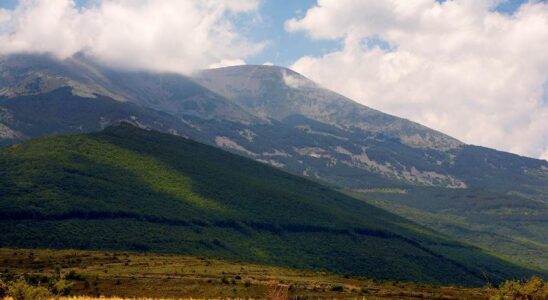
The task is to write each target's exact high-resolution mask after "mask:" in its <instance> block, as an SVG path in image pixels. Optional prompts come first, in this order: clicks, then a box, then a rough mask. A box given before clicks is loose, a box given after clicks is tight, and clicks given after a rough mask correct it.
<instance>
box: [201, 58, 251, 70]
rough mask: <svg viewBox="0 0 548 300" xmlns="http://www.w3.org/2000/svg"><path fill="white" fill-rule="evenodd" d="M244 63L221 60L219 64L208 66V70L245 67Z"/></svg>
mask: <svg viewBox="0 0 548 300" xmlns="http://www.w3.org/2000/svg"><path fill="white" fill-rule="evenodd" d="M245 64H246V62H245V60H243V59H239V58H237V59H222V60H221V61H220V62H217V63H214V64H211V65H209V69H216V68H224V67H232V66H241V65H245Z"/></svg>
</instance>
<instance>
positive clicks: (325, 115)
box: [0, 55, 548, 270]
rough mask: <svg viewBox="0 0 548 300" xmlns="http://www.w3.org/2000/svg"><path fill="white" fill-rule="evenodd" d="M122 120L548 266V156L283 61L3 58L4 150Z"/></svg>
mask: <svg viewBox="0 0 548 300" xmlns="http://www.w3.org/2000/svg"><path fill="white" fill-rule="evenodd" d="M120 121H129V122H131V123H133V124H136V125H138V126H140V127H143V128H149V129H155V130H159V131H162V132H168V133H171V134H174V135H179V136H184V137H188V138H191V139H193V140H196V141H199V142H202V143H206V144H209V145H213V146H216V147H219V148H222V149H225V150H228V151H231V152H233V153H236V154H239V155H242V156H246V157H248V158H251V159H254V160H256V161H260V162H263V163H266V164H269V165H271V166H274V167H277V168H280V169H282V170H284V171H287V172H290V173H293V174H296V175H300V176H305V177H308V178H310V179H311V180H315V181H318V182H321V183H324V184H328V185H330V186H332V187H333V188H336V189H340V190H344V191H345V192H350V193H353V195H355V196H357V197H360V198H363V199H365V200H366V201H368V202H369V203H373V204H374V205H377V206H381V207H382V208H385V209H389V210H390V211H392V212H394V213H396V214H399V215H401V216H404V217H406V218H409V219H411V220H413V221H415V222H418V223H420V224H422V225H425V226H427V227H429V228H430V229H433V230H435V231H439V232H442V233H444V234H447V235H450V236H451V237H453V238H455V239H459V240H461V241H465V242H467V243H473V244H475V245H479V246H481V247H485V248H487V249H489V250H491V251H496V252H497V253H498V254H501V255H504V256H505V257H508V258H511V259H517V260H520V261H522V262H526V263H531V264H534V265H535V266H538V267H541V268H544V269H546V270H548V262H547V260H546V256H545V255H542V254H543V253H546V249H548V243H547V241H546V238H545V237H546V236H547V235H546V234H545V233H546V232H547V231H548V162H547V161H545V160H537V159H532V158H527V157H521V156H518V155H514V154H511V153H505V152H501V151H496V150H493V149H488V148H484V147H478V146H472V145H465V144H463V143H461V142H460V141H458V140H456V139H454V138H451V137H449V136H447V135H445V134H443V133H440V132H437V131H435V130H432V129H429V128H427V127H424V126H422V125H419V124H416V123H413V122H410V121H408V120H405V119H401V118H397V117H395V116H391V115H388V114H385V113H382V112H379V111H377V110H374V109H372V108H369V107H365V106H363V105H360V104H358V103H356V102H354V101H352V100H351V99H348V98H346V97H344V96H342V95H339V94H336V93H334V92H332V91H329V90H327V89H325V88H322V87H321V86H319V85H318V84H316V83H314V82H312V81H310V80H308V79H307V78H305V77H304V76H302V75H300V74H298V73H295V72H293V71H291V70H289V69H286V68H281V67H276V66H238V67H227V68H220V69H213V70H206V71H203V72H199V73H197V74H195V75H193V76H192V77H188V76H183V75H177V74H158V73H148V72H140V71H128V70H114V69H112V68H109V67H108V66H104V65H99V64H97V63H95V62H93V61H92V60H90V59H88V58H86V57H85V56H84V55H76V56H74V57H72V58H70V59H67V60H63V61H59V60H55V59H53V58H50V57H47V56H41V55H13V56H7V57H0V146H4V145H9V144H13V143H17V142H21V141H24V140H27V139H30V138H33V137H37V136H47V135H57V134H65V133H83V132H91V131H96V130H100V129H103V128H105V127H107V126H110V125H113V124H117V123H118V122H120ZM378 191H381V192H378ZM386 191H396V193H390V192H389V193H387V192H386ZM356 193H357V194H356ZM480 237H481V238H480Z"/></svg>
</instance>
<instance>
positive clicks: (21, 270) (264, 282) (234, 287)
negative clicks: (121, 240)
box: [0, 249, 493, 300]
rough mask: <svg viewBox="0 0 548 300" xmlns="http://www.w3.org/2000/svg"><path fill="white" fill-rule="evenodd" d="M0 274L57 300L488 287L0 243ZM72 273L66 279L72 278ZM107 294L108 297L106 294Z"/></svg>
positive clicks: (472, 294)
mask: <svg viewBox="0 0 548 300" xmlns="http://www.w3.org/2000/svg"><path fill="white" fill-rule="evenodd" d="M0 273H4V274H3V275H6V273H8V275H9V276H18V275H21V274H26V276H34V278H45V277H51V276H54V275H55V274H56V273H60V274H61V276H65V278H68V280H70V281H71V282H72V283H73V288H72V291H71V294H72V295H84V296H82V297H68V298H60V299H74V300H79V299H82V300H84V299H98V297H100V296H103V297H106V298H102V299H265V298H267V299H310V298H324V299H325V298H332V299H333V298H347V299H362V298H363V299H487V298H489V296H490V294H492V292H493V291H492V290H489V289H474V288H461V287H454V286H435V285H426V284H415V283H408V282H396V281H376V280H371V279H367V278H359V277H351V276H341V275H335V274H329V273H324V272H314V271H305V270H295V269H288V268H280V267H273V266H265V265H257V264H249V263H240V262H229V261H223V260H216V259H208V258H199V257H189V256H177V255H165V254H137V253H128V252H104V251H76V250H57V251H54V250H22V249H0ZM71 276H72V277H71ZM109 297H113V298H109Z"/></svg>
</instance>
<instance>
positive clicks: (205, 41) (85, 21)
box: [0, 0, 262, 73]
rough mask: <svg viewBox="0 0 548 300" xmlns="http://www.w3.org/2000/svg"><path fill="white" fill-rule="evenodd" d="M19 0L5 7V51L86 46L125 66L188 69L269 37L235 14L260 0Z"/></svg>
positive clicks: (0, 18) (66, 51)
mask: <svg viewBox="0 0 548 300" xmlns="http://www.w3.org/2000/svg"><path fill="white" fill-rule="evenodd" d="M93 3H94V4H93V5H90V6H89V7H85V8H77V7H76V6H75V4H74V2H73V1H72V0H20V2H19V4H18V5H17V7H16V8H15V9H14V10H2V11H0V54H9V53H16V52H38V53H51V54H54V55H55V56H57V57H59V58H66V57H69V56H71V55H73V54H75V53H77V52H84V53H86V54H88V55H90V56H92V57H95V58H97V59H99V60H100V61H102V62H104V63H107V64H110V65H115V66H118V67H124V68H143V69H149V70H156V71H172V72H183V73H188V72H191V71H193V70H195V69H199V68H205V67H208V66H209V65H211V64H213V63H217V62H220V61H222V60H227V61H228V60H235V59H241V58H245V57H247V56H249V55H252V54H254V53H256V52H258V51H259V50H260V49H261V47H262V44H261V43H253V42H250V41H248V40H246V39H245V38H244V37H242V36H241V35H239V34H238V32H237V31H236V29H235V27H234V24H233V23H232V20H233V18H234V17H236V16H237V15H239V14H242V13H248V14H249V13H254V12H256V10H257V6H258V0H237V1H234V0H231V1H228V0H227V1H217V0H162V1H155V0H138V1H135V0H102V1H95V2H93Z"/></svg>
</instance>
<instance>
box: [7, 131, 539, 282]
mask: <svg viewBox="0 0 548 300" xmlns="http://www.w3.org/2000/svg"><path fill="white" fill-rule="evenodd" d="M0 178H2V180H1V181H0V195H1V197H0V216H1V218H0V220H1V221H0V225H1V227H2V229H3V234H2V235H1V236H0V245H1V246H4V247H52V248H67V247H74V248H80V249H114V250H137V251H156V252H177V253H184V254H191V255H203V256H208V257H220V258H226V259H241V260H246V261H251V262H261V263H268V264H274V265H282V266H290V267H297V268H309V269H316V270H328V271H333V272H341V273H349V274H355V275H364V276H369V277H373V278H380V279H382V278H385V279H400V280H411V281H429V282H441V283H461V284H474V285H477V284H483V283H485V281H486V280H489V281H491V282H498V281H500V280H503V279H508V278H515V277H517V278H523V277H528V276H529V275H530V274H532V272H531V271H529V270H527V269H525V268H521V267H517V266H515V265H512V264H510V263H508V262H505V261H503V260H500V259H498V258H496V257H494V256H491V255H489V254H488V253H485V252H483V251H481V250H479V249H478V248H475V247H472V246H467V245H463V244H460V243H458V242H455V241H452V240H450V239H448V238H446V237H443V236H440V235H438V234H435V233H433V232H431V231H429V230H427V229H425V228H422V227H419V226H417V225H414V224H413V223H410V222H409V221H406V220H405V219H403V218H400V217H398V216H395V215H392V214H390V213H387V212H385V211H383V210H381V209H378V208H375V207H373V206H371V205H368V204H366V203H363V202H361V201H357V200H355V199H353V198H350V197H348V196H346V195H344V194H341V193H337V192H334V191H332V190H330V189H328V188H326V187H324V186H322V185H319V184H317V183H314V182H311V181H308V180H306V179H304V178H301V177H296V176H293V175H290V174H287V173H284V172H282V171H279V170H276V169H274V168H271V167H268V166H266V165H264V164H261V163H258V162H254V161H252V160H248V159H245V158H242V157H239V156H236V155H233V154H230V153H226V152H224V151H221V150H218V149H216V148H213V147H210V146H206V145H203V144H200V143H197V142H193V141H190V140H187V139H183V138H179V137H175V136H172V135H168V134H161V133H158V132H155V131H147V130H142V129H138V128H136V127H133V126H131V125H128V124H121V125H120V126H117V127H111V128H108V129H106V130H105V131H102V132H99V133H93V134H87V135H69V136H60V137H49V138H38V139H34V140H31V141H28V142H25V143H23V144H16V145H13V146H9V147H6V148H4V149H2V150H1V152H0Z"/></svg>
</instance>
